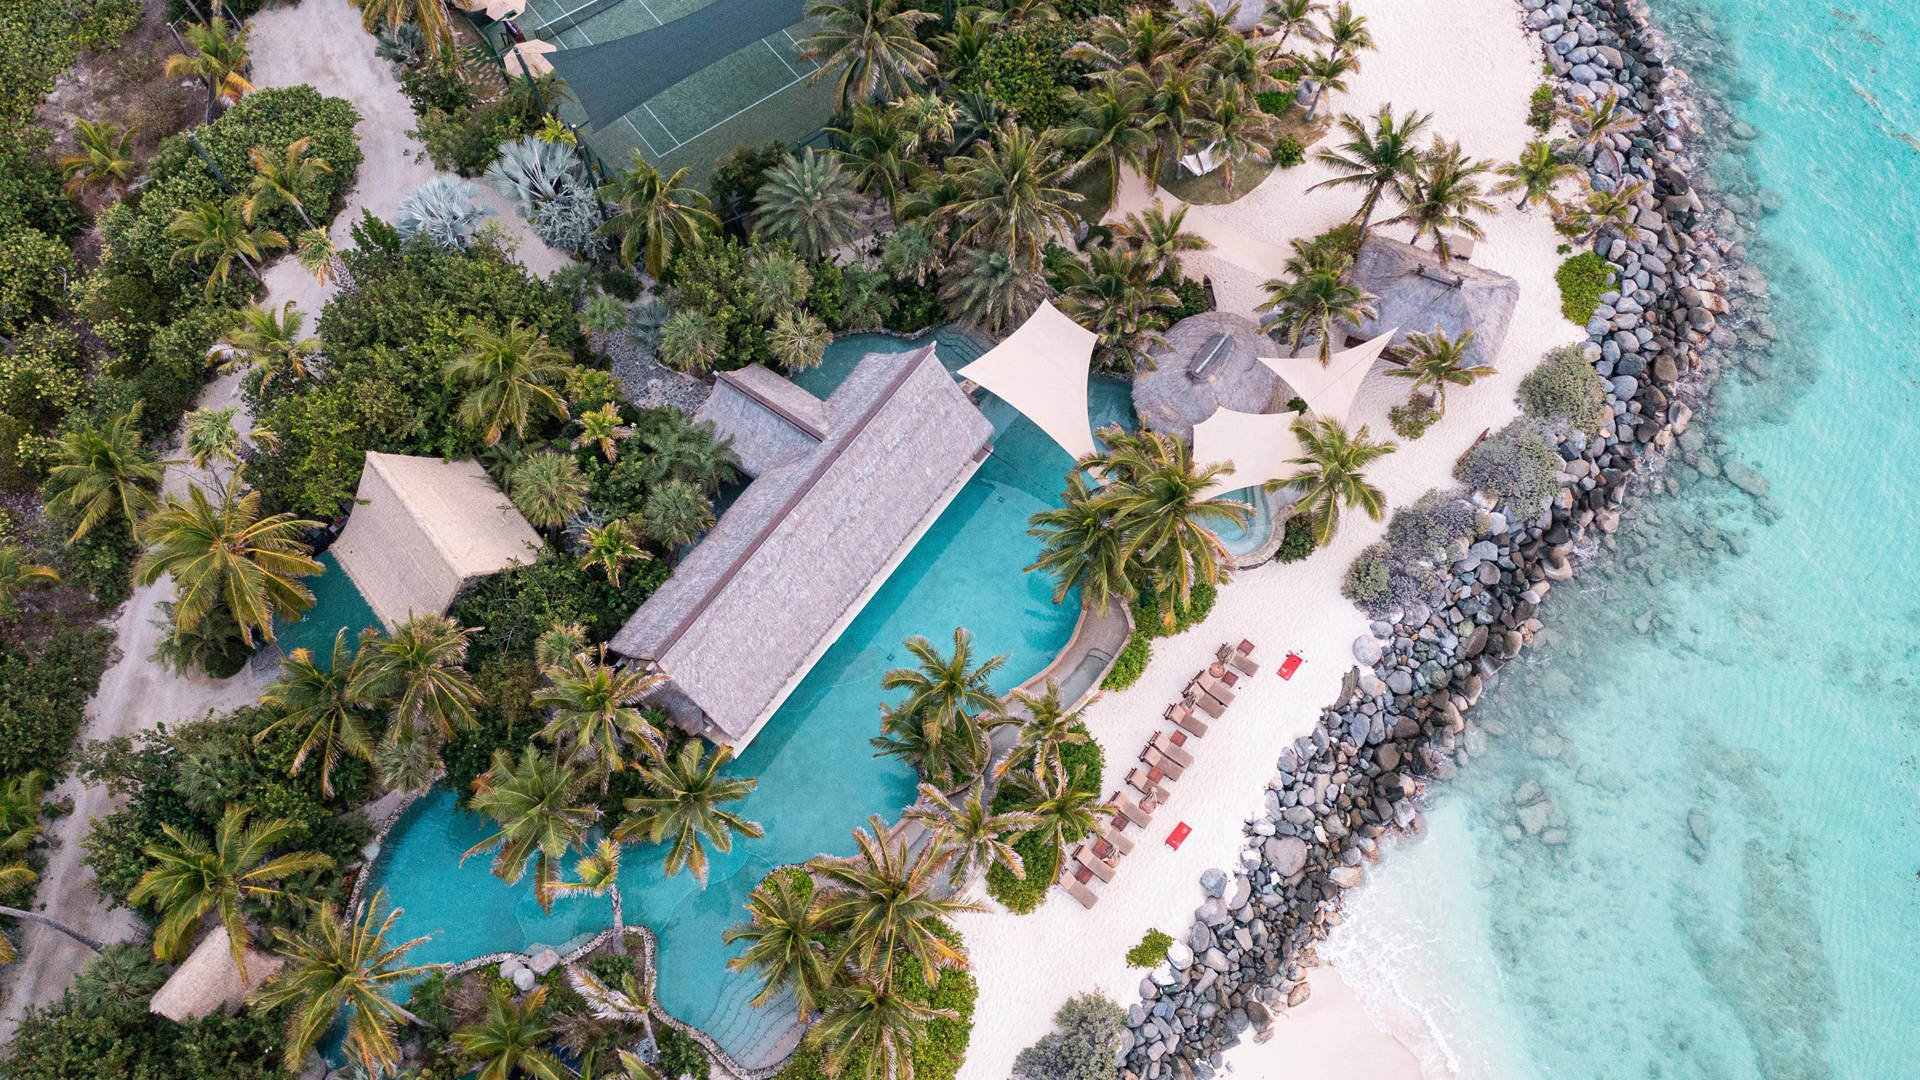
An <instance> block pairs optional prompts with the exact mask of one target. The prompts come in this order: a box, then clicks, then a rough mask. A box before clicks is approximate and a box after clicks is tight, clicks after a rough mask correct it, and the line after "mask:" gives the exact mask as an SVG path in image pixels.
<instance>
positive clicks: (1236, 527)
mask: <svg viewBox="0 0 1920 1080" xmlns="http://www.w3.org/2000/svg"><path fill="white" fill-rule="evenodd" d="M1221 498H1223V499H1232V500H1233V501H1234V502H1237V503H1243V504H1245V505H1246V506H1247V507H1249V508H1250V509H1251V510H1252V511H1253V513H1252V515H1251V516H1250V517H1248V519H1247V523H1246V524H1245V525H1242V524H1240V523H1239V522H1234V521H1221V522H1216V523H1215V524H1214V528H1213V534H1214V535H1215V536H1218V537H1219V538H1220V544H1221V546H1223V547H1225V548H1226V549H1227V554H1229V555H1232V556H1233V557H1235V558H1236V559H1244V558H1246V557H1247V556H1249V555H1252V554H1253V553H1254V552H1256V551H1259V550H1260V549H1261V548H1262V547H1265V546H1266V543H1267V541H1268V540H1270V539H1272V538H1273V497H1272V496H1271V495H1269V494H1267V493H1266V491H1264V490H1263V489H1261V488H1258V487H1247V488H1239V489H1236V490H1234V491H1229V492H1226V493H1225V494H1223V495H1222V496H1221Z"/></svg>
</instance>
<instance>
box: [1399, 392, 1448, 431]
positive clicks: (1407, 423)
mask: <svg viewBox="0 0 1920 1080" xmlns="http://www.w3.org/2000/svg"><path fill="white" fill-rule="evenodd" d="M1438 419H1440V414H1439V413H1437V412H1435V411H1434V410H1433V406H1432V405H1430V404H1428V403H1427V400H1426V399H1425V398H1418V397H1416V398H1414V399H1413V400H1411V401H1409V402H1407V403H1406V404H1404V405H1395V406H1394V407H1393V408H1391V409H1388V410H1387V422H1388V423H1389V424H1392V425H1393V433H1394V434H1395V435H1398V436H1400V437H1401V438H1403V439H1417V438H1419V437H1420V436H1422V435H1425V434H1426V433H1427V429H1428V428H1430V427H1432V426H1433V422H1434V421H1435V420H1438Z"/></svg>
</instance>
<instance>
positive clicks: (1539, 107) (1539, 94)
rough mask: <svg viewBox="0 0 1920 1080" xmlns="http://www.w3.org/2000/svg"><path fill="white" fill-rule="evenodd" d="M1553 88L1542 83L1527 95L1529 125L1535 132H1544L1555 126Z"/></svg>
mask: <svg viewBox="0 0 1920 1080" xmlns="http://www.w3.org/2000/svg"><path fill="white" fill-rule="evenodd" d="M1553 116H1554V109H1553V86H1552V85H1551V84H1549V83H1541V84H1540V85H1539V86H1536V87H1534V88H1533V93H1531V94H1529V95H1527V124H1528V126H1530V127H1532V128H1533V130H1535V131H1540V132H1544V131H1546V130H1547V129H1548V128H1550V127H1552V126H1553Z"/></svg>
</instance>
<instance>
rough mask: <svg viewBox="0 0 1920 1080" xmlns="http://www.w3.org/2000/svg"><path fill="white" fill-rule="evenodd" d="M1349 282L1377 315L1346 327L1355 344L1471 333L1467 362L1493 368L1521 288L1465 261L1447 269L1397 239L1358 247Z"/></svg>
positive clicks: (1395, 343) (1426, 253)
mask: <svg viewBox="0 0 1920 1080" xmlns="http://www.w3.org/2000/svg"><path fill="white" fill-rule="evenodd" d="M1348 280H1349V281H1351V282H1352V283H1353V284H1355V285H1358V286H1359V287H1360V288H1362V289H1365V290H1366V291H1368V292H1370V293H1372V294H1373V295H1374V297H1375V299H1374V302H1373V307H1374V309H1375V311H1376V312H1377V314H1376V315H1375V316H1374V317H1373V318H1371V319H1367V320H1364V321H1363V322H1361V323H1360V324H1358V325H1357V326H1353V327H1351V328H1349V330H1348V335H1349V338H1348V340H1349V341H1350V342H1354V343H1357V342H1358V341H1364V340H1367V339H1370V338H1373V337H1375V336H1377V335H1379V334H1382V333H1384V332H1386V331H1388V330H1396V328H1397V331H1396V333H1395V334H1394V336H1393V339H1392V341H1391V342H1390V343H1389V344H1388V346H1387V347H1388V348H1389V349H1395V348H1398V347H1400V346H1402V345H1404V344H1406V340H1407V335H1408V334H1430V333H1432V332H1433V331H1434V330H1436V329H1438V330H1441V331H1443V332H1445V333H1446V335H1447V336H1448V337H1451V338H1458V337H1459V336H1460V335H1461V334H1463V333H1465V332H1466V331H1468V330H1472V331H1473V344H1472V345H1470V346H1469V347H1468V348H1467V355H1468V357H1469V358H1470V362H1471V363H1475V364H1491V363H1493V360H1494V357H1496V356H1498V355H1499V354H1500V344H1501V343H1502V342H1504V341H1505V340H1506V339H1507V324H1508V323H1510V322H1511V321H1512V320H1513V308H1514V305H1515V304H1517V303H1519V301H1520V285H1519V283H1518V282H1516V281H1514V280H1513V279H1512V278H1510V277H1507V276H1506V275H1504V274H1496V273H1494V272H1493V271H1491V270H1486V269H1483V268H1481V267H1478V266H1474V265H1473V264H1472V263H1469V262H1467V261H1466V260H1465V259H1454V260H1453V261H1452V264H1451V265H1449V266H1446V267H1442V266H1441V265H1440V258H1439V256H1438V255H1435V254H1434V253H1432V252H1429V251H1422V250H1420V249H1418V248H1415V247H1413V246H1412V245H1410V244H1403V243H1401V242H1400V241H1398V240H1389V239H1387V238H1386V237H1384V236H1379V235H1373V236H1369V237H1368V238H1367V242H1366V243H1364V244H1362V245H1360V253H1359V255H1358V256H1356V257H1355V258H1354V260H1353V269H1352V270H1351V271H1349V273H1348Z"/></svg>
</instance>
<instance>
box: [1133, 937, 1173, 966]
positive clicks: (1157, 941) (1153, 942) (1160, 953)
mask: <svg viewBox="0 0 1920 1080" xmlns="http://www.w3.org/2000/svg"><path fill="white" fill-rule="evenodd" d="M1171 944H1173V938H1172V936H1171V935H1168V934H1165V933H1162V932H1160V931H1158V930H1149V931H1147V933H1146V936H1145V937H1143V938H1141V939H1140V944H1138V945H1135V946H1134V947H1133V948H1131V949H1128V950H1127V966H1128V967H1137V968H1150V967H1154V966H1155V965H1157V964H1159V963H1160V961H1162V960H1165V959H1166V958H1167V946H1169V945H1171Z"/></svg>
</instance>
